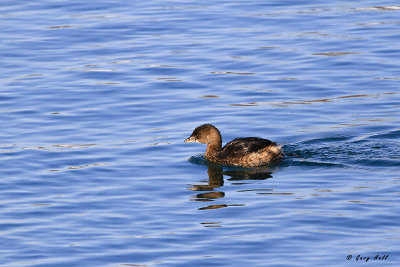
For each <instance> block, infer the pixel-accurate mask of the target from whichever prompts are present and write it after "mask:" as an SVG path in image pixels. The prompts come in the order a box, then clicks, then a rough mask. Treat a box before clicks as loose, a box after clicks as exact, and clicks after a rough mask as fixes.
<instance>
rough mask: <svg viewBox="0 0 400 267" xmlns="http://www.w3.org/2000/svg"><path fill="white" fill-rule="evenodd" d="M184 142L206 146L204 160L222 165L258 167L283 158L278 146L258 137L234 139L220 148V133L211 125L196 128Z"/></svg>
mask: <svg viewBox="0 0 400 267" xmlns="http://www.w3.org/2000/svg"><path fill="white" fill-rule="evenodd" d="M184 142H185V143H190V142H195V143H201V144H206V145H207V149H206V153H205V155H204V158H205V159H207V160H209V161H212V162H216V163H220V164H224V165H231V166H240V167H258V166H262V165H266V164H268V163H271V162H274V161H277V160H279V159H280V158H282V157H283V153H282V149H281V146H280V145H278V144H277V143H275V142H272V141H270V140H268V139H264V138H259V137H240V138H235V139H233V140H232V141H230V142H229V143H227V144H226V145H225V146H224V147H222V138H221V133H220V132H219V130H218V129H217V128H216V127H215V126H214V125H211V124H203V125H201V126H198V127H196V128H195V129H194V130H193V133H192V135H191V136H189V137H188V138H186V139H185V141H184Z"/></svg>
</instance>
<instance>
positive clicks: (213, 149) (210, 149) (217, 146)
mask: <svg viewBox="0 0 400 267" xmlns="http://www.w3.org/2000/svg"><path fill="white" fill-rule="evenodd" d="M221 147H222V140H221V138H219V139H218V140H215V141H214V142H211V143H209V144H208V145H207V149H206V154H205V157H206V158H210V159H211V158H213V157H215V156H216V155H217V154H218V153H219V152H220V151H221Z"/></svg>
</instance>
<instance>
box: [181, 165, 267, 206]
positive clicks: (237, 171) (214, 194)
mask: <svg viewBox="0 0 400 267" xmlns="http://www.w3.org/2000/svg"><path fill="white" fill-rule="evenodd" d="M189 161H191V162H192V163H195V164H200V165H205V166H207V175H208V181H207V184H203V185H193V186H191V187H189V188H188V189H189V190H193V191H204V193H199V194H196V195H195V196H193V197H194V199H192V200H194V201H204V202H207V201H214V200H215V199H218V198H223V197H224V196H225V192H223V191H222V190H216V189H217V188H220V187H222V186H223V185H224V175H225V176H229V177H230V178H228V179H227V180H228V181H243V180H265V179H269V178H272V175H271V169H270V168H256V169H244V168H234V167H225V168H228V169H227V170H225V171H224V166H223V165H221V164H216V163H212V162H208V161H206V160H204V159H203V158H199V157H192V158H191V159H190V160H189ZM228 206H230V205H227V204H221V205H210V206H207V207H203V208H200V209H202V210H203V209H217V208H224V207H228ZM235 206H237V205H235Z"/></svg>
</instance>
